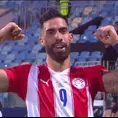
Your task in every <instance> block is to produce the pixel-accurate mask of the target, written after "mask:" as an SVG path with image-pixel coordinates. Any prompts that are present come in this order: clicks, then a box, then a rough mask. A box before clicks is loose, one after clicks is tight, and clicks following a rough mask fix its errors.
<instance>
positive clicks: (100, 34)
mask: <svg viewBox="0 0 118 118" xmlns="http://www.w3.org/2000/svg"><path fill="white" fill-rule="evenodd" d="M94 35H95V36H96V38H98V39H99V40H100V41H101V42H103V43H104V44H105V45H111V46H114V45H116V44H117V43H118V35H117V33H116V31H115V28H114V27H113V26H110V25H109V26H104V27H101V28H99V29H98V30H97V31H96V32H95V33H94Z"/></svg>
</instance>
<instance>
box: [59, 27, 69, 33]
mask: <svg viewBox="0 0 118 118" xmlns="http://www.w3.org/2000/svg"><path fill="white" fill-rule="evenodd" d="M60 32H61V33H63V34H65V33H67V32H68V30H67V29H66V28H62V29H60Z"/></svg>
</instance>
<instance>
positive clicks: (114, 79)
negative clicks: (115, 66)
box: [103, 71, 118, 93]
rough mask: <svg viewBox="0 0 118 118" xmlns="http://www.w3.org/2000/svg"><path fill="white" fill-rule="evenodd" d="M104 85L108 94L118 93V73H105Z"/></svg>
mask: <svg viewBox="0 0 118 118" xmlns="http://www.w3.org/2000/svg"><path fill="white" fill-rule="evenodd" d="M103 83H104V88H105V91H106V92H107V93H118V71H111V72H105V73H104V74H103Z"/></svg>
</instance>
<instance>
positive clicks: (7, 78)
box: [0, 9, 118, 117]
mask: <svg viewBox="0 0 118 118" xmlns="http://www.w3.org/2000/svg"><path fill="white" fill-rule="evenodd" d="M40 23H41V28H42V31H41V37H40V42H41V44H42V45H43V46H44V47H45V50H46V53H47V57H46V64H43V65H31V64H26V65H20V66H16V67H13V68H7V69H1V70H0V91H1V92H15V93H17V94H18V95H19V96H20V97H21V98H22V99H23V100H24V102H25V103H26V106H27V112H28V116H30V117H31V116H33V117H35V116H38V117H39V116H43V117H46V116H48V117H51V116H52V117H54V116H56V117H57V116H59V117H61V116H65V117H71V116H75V117H76V116H78V117H82V116H83V117H85V116H87V117H89V116H93V108H92V105H93V100H94V98H95V96H96V94H97V92H98V91H100V92H109V93H118V78H117V76H118V72H117V71H109V72H108V71H107V70H105V69H104V67H102V66H101V65H97V66H91V67H84V68H82V67H77V68H74V67H72V66H71V61H70V49H71V42H72V41H73V34H71V33H69V29H68V23H67V20H66V18H65V17H63V16H62V15H61V14H60V13H59V12H58V11H56V10H54V9H53V10H49V11H47V12H46V13H44V14H43V15H42V17H41V19H40ZM14 26H15V27H14ZM10 27H14V28H10ZM16 27H17V28H16ZM8 29H9V33H8V32H7V31H8ZM15 29H17V32H19V33H17V35H15V37H14V36H13V37H12V38H13V39H14V40H17V39H21V38H23V37H24V35H23V34H22V33H21V30H20V29H19V28H18V26H16V25H15V24H12V23H11V24H8V25H7V26H6V27H5V28H4V29H3V30H2V32H1V35H3V34H4V33H5V34H7V33H8V34H11V35H9V36H8V35H6V36H8V37H6V38H3V39H4V41H5V40H7V39H8V38H9V37H10V36H12V34H13V31H14V30H15ZM3 32H4V33H3ZM14 32H15V31H14ZM95 36H96V37H97V38H99V39H100V40H101V41H102V42H103V43H105V44H109V45H112V46H113V45H116V44H117V43H118V36H117V34H116V32H115V29H114V28H113V27H112V26H105V27H102V28H100V29H98V30H97V31H96V33H95ZM2 37H3V36H2ZM10 39H11V37H10Z"/></svg>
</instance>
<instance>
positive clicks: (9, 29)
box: [0, 22, 25, 42]
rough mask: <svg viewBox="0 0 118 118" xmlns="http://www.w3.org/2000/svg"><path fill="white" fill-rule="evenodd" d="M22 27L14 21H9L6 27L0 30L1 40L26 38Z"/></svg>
mask: <svg viewBox="0 0 118 118" xmlns="http://www.w3.org/2000/svg"><path fill="white" fill-rule="evenodd" d="M24 36H25V35H24V34H22V30H21V28H20V27H19V26H18V25H17V24H15V23H13V22H10V23H8V24H7V25H6V26H5V27H3V28H2V29H1V30H0V42H3V41H5V40H20V39H22V38H24Z"/></svg>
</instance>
